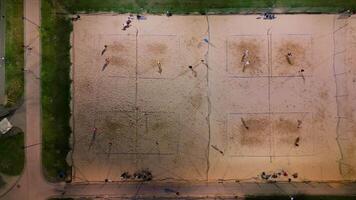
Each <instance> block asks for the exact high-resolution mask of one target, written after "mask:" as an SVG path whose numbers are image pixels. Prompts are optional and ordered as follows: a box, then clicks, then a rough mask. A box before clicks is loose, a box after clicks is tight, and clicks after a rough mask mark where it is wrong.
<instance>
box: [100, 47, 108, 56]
mask: <svg viewBox="0 0 356 200" xmlns="http://www.w3.org/2000/svg"><path fill="white" fill-rule="evenodd" d="M107 49H108V45H104V49H103V50H102V51H101V55H104V53H105V52H106V50H107Z"/></svg>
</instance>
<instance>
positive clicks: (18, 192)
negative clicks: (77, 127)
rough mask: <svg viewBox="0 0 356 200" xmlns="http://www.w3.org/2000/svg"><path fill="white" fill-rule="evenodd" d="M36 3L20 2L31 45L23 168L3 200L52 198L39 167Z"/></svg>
mask: <svg viewBox="0 0 356 200" xmlns="http://www.w3.org/2000/svg"><path fill="white" fill-rule="evenodd" d="M40 2H41V1H40V0H25V1H24V17H25V21H24V23H25V45H27V44H28V43H29V41H31V47H32V50H31V51H28V50H27V51H26V53H25V105H26V136H25V138H26V142H25V145H26V146H27V148H25V153H26V166H25V169H24V171H23V174H22V177H21V179H20V181H19V183H18V185H19V186H20V187H15V188H13V189H12V190H11V191H10V192H9V193H8V194H6V196H4V197H3V199H11V200H12V199H14V200H15V199H16V200H17V199H22V200H41V199H46V198H47V197H49V196H51V195H54V194H56V191H55V185H51V184H49V183H47V182H46V181H45V179H44V177H43V174H42V165H41V125H40V124H41V121H40V119H41V104H40V80H39V78H38V77H39V75H40V65H41V58H40V57H41V56H40V55H41V54H40V39H39V31H40V30H39V28H38V26H36V24H38V25H39V24H40Z"/></svg>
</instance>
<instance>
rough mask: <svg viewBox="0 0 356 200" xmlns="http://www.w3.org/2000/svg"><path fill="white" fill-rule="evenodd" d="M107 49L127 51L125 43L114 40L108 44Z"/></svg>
mask: <svg viewBox="0 0 356 200" xmlns="http://www.w3.org/2000/svg"><path fill="white" fill-rule="evenodd" d="M108 50H109V51H111V52H123V51H127V48H126V46H125V45H123V44H121V43H120V42H114V43H113V44H111V45H108Z"/></svg>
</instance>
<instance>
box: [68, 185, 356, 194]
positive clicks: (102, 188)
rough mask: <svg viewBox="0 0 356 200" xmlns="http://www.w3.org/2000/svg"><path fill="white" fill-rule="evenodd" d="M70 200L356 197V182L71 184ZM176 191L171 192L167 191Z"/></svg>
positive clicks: (69, 190) (69, 187) (69, 188)
mask: <svg viewBox="0 0 356 200" xmlns="http://www.w3.org/2000/svg"><path fill="white" fill-rule="evenodd" d="M65 190H66V193H65V196H66V197H76V196H82V197H147V198H148V197H154V196H155V197H161V198H162V197H166V198H168V197H178V196H177V195H176V192H179V197H188V196H189V197H193V198H194V197H218V196H219V197H234V196H239V197H241V196H244V195H287V194H288V195H295V194H307V195H356V183H336V182H335V183H317V182H310V183H301V182H298V183H293V182H292V183H235V182H229V183H200V184H198V183H196V184H194V183H121V184H118V183H116V184H115V183H106V184H105V183H101V184H69V185H67V186H66V187H65ZM168 190H169V191H175V192H167V191H168Z"/></svg>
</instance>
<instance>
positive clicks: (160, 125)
mask: <svg viewBox="0 0 356 200" xmlns="http://www.w3.org/2000/svg"><path fill="white" fill-rule="evenodd" d="M166 128H169V124H168V122H166V121H157V122H154V123H153V125H152V126H151V130H152V131H158V130H161V129H166Z"/></svg>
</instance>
